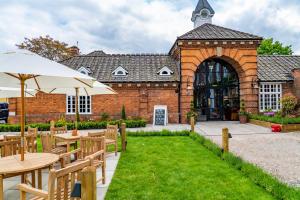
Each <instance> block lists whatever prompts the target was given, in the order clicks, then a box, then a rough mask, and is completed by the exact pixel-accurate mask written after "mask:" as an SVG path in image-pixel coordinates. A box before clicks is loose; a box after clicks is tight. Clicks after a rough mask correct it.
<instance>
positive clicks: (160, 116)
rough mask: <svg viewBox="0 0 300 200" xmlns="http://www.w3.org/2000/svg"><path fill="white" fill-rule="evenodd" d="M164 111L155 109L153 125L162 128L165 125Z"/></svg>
mask: <svg viewBox="0 0 300 200" xmlns="http://www.w3.org/2000/svg"><path fill="white" fill-rule="evenodd" d="M165 120H166V110H165V109H156V110H155V123H154V124H155V125H158V126H164V125H165V124H166V121H165Z"/></svg>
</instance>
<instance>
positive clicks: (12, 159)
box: [0, 153, 59, 199]
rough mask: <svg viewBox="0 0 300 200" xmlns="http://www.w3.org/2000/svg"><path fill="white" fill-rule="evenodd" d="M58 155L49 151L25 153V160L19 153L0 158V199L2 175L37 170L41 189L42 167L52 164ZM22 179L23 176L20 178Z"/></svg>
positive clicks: (0, 195) (1, 196)
mask: <svg viewBox="0 0 300 200" xmlns="http://www.w3.org/2000/svg"><path fill="white" fill-rule="evenodd" d="M58 160H59V156H58V155H55V154H51V153H26V154H25V160H24V161H21V156H20V155H14V156H7V157H3V158H0V199H3V198H4V197H3V187H4V184H3V177H4V175H9V174H17V173H23V174H25V173H28V172H32V171H36V170H37V171H38V188H39V189H42V169H44V168H46V167H50V166H52V165H53V164H54V163H55V162H57V161H58ZM22 180H24V178H22Z"/></svg>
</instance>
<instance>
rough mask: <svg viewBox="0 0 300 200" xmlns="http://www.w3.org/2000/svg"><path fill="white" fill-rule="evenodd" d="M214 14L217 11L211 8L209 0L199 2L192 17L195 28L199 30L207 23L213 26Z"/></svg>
mask: <svg viewBox="0 0 300 200" xmlns="http://www.w3.org/2000/svg"><path fill="white" fill-rule="evenodd" d="M214 14H215V11H214V10H213V8H212V7H211V6H210V4H209V3H208V1H207V0H199V2H198V4H197V6H196V9H195V10H194V12H193V16H192V22H194V28H197V27H199V26H201V25H203V24H205V23H209V24H211V23H212V18H213V16H214Z"/></svg>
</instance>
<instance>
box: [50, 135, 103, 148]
mask: <svg viewBox="0 0 300 200" xmlns="http://www.w3.org/2000/svg"><path fill="white" fill-rule="evenodd" d="M104 131H105V130H103V131H102V132H104ZM97 132H101V131H97ZM86 136H88V133H87V132H81V133H80V132H78V135H77V136H72V133H71V132H69V133H63V134H56V135H54V137H55V139H56V140H57V141H59V142H65V143H66V144H67V152H70V151H71V145H70V144H72V143H74V142H78V141H79V140H80V138H81V137H86Z"/></svg>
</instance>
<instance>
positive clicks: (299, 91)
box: [293, 69, 300, 99]
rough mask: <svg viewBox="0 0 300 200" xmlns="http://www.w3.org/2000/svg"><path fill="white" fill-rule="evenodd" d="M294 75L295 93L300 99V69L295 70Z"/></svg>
mask: <svg viewBox="0 0 300 200" xmlns="http://www.w3.org/2000/svg"><path fill="white" fill-rule="evenodd" d="M293 77H294V94H295V95H296V97H297V98H298V99H300V69H294V70H293Z"/></svg>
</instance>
